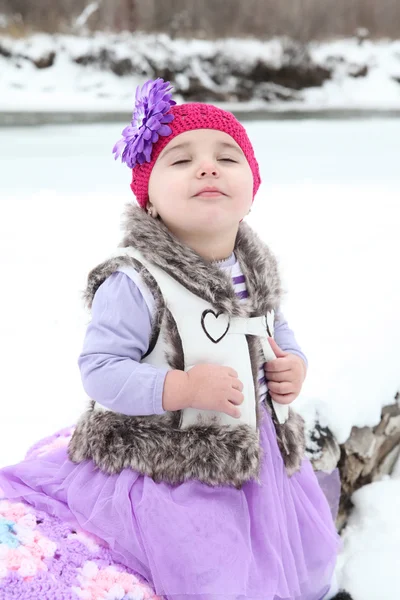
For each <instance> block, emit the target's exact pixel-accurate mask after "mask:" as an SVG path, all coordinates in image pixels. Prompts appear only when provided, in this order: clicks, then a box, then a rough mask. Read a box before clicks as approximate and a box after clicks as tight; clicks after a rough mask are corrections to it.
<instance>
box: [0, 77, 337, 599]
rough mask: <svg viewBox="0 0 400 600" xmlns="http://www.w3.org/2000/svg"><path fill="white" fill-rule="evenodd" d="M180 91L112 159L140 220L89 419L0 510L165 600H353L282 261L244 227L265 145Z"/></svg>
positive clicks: (1, 482)
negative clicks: (309, 413)
mask: <svg viewBox="0 0 400 600" xmlns="http://www.w3.org/2000/svg"><path fill="white" fill-rule="evenodd" d="M170 91H171V88H170V86H169V84H168V83H165V82H164V81H163V80H160V79H158V80H156V81H150V82H148V83H147V84H145V85H144V86H143V88H142V89H138V90H137V93H136V104H135V111H134V114H133V120H132V123H131V125H130V126H129V127H127V128H126V129H125V130H124V132H123V139H122V140H121V141H120V142H118V143H117V144H116V146H115V148H114V152H115V154H116V157H118V156H120V155H121V154H122V160H123V161H124V162H125V163H127V165H128V166H129V167H130V168H131V169H132V183H131V188H132V191H133V192H134V194H135V196H136V199H137V203H138V206H136V205H135V206H134V205H129V206H128V207H127V211H126V219H125V225H124V227H125V235H124V238H123V241H122V243H121V245H120V247H119V248H118V249H117V251H116V252H115V253H114V254H113V256H111V257H109V258H107V259H106V260H105V261H104V262H102V263H101V264H100V265H98V266H97V267H96V268H94V269H93V270H92V271H91V272H90V274H89V277H88V285H87V288H86V291H85V299H86V302H87V304H88V306H89V307H90V308H91V309H92V321H91V323H90V324H89V326H88V329H87V333H86V338H85V342H84V348H83V351H82V353H81V356H80V357H79V366H80V369H81V374H82V380H83V385H84V388H85V391H86V392H87V394H88V395H89V396H90V397H91V398H92V401H91V404H90V407H89V409H88V410H87V411H86V412H85V414H84V415H83V416H82V418H81V419H80V421H79V422H78V424H77V425H76V427H75V428H74V430H73V432H67V434H65V435H61V436H59V437H58V438H57V439H61V438H62V440H64V442H65V443H64V444H63V443H60V444H57V443H52V444H50V446H51V450H47V451H46V452H42V453H40V452H39V453H37V452H36V453H35V452H34V453H33V455H31V456H30V457H28V458H27V460H25V461H23V462H22V463H20V464H18V465H15V466H13V467H8V468H5V469H3V470H2V471H0V488H1V490H2V494H3V498H5V499H8V500H11V501H16V500H18V501H22V502H24V503H26V504H28V505H29V506H32V507H34V508H35V509H36V510H39V511H40V510H42V511H45V512H46V513H47V514H49V515H52V516H55V517H59V518H60V519H62V520H64V521H65V522H69V523H76V524H77V525H78V526H79V527H80V528H82V529H83V530H85V531H86V532H89V533H90V534H93V535H95V536H97V538H98V539H99V540H101V541H103V542H105V543H106V544H107V548H108V549H109V550H110V552H111V555H112V557H113V559H114V560H116V561H118V562H119V563H121V564H122V565H125V566H126V567H127V568H129V569H130V572H132V573H136V574H137V575H138V576H140V577H142V578H144V579H145V580H146V581H147V582H149V584H151V586H152V588H153V589H154V591H155V593H156V594H158V595H160V596H161V595H162V596H165V597H166V598H168V599H171V598H173V599H174V600H183V599H184V598H185V599H186V600H189V599H193V600H211V599H213V600H214V599H219V600H227V599H230V600H236V599H241V600H244V599H247V600H250V599H254V600H255V599H257V600H289V599H291V600H293V599H296V600H321V599H322V598H328V597H335V598H343V599H344V598H349V596H348V595H347V594H346V593H345V592H339V593H338V594H337V595H336V596H334V594H335V593H336V591H337V590H334V589H333V585H331V582H332V577H333V570H334V566H335V561H336V556H337V552H338V549H339V546H340V538H339V536H338V535H337V533H336V530H335V526H334V522H333V519H332V516H331V512H330V509H329V505H328V502H327V500H326V498H325V496H324V494H323V492H322V490H321V488H320V486H319V484H318V481H317V478H316V476H315V474H314V472H313V470H312V467H311V464H310V462H309V461H308V460H307V459H306V458H305V457H304V449H305V442H304V426H303V421H302V419H301V418H300V417H299V416H298V415H296V414H295V412H294V411H293V410H292V409H288V405H289V404H290V403H291V402H292V401H293V400H294V399H295V398H296V397H297V396H298V395H299V393H300V390H301V387H302V383H303V381H304V378H305V375H306V370H307V359H306V357H305V356H304V354H303V353H302V351H301V349H300V348H299V346H298V344H297V343H296V340H295V338H294V336H293V333H292V331H291V330H290V329H289V327H288V325H287V323H286V321H285V319H284V317H283V315H282V313H281V312H280V302H281V298H282V288H281V283H280V278H279V273H278V268H277V262H276V259H275V257H274V255H273V253H272V252H271V250H270V249H269V248H268V247H267V246H266V245H265V244H264V243H263V242H262V241H261V240H260V239H259V237H258V236H257V235H256V234H255V232H254V231H252V229H251V228H250V227H249V226H248V225H247V224H246V223H243V222H242V221H243V218H244V216H245V215H246V214H247V213H248V212H249V211H250V207H251V205H252V202H253V199H254V196H255V194H256V192H257V190H258V187H259V184H260V175H259V168H258V164H257V161H256V159H255V156H254V152H253V148H252V146H251V143H250V140H249V138H248V137H247V134H246V131H245V129H244V128H243V126H242V125H241V124H240V123H239V122H238V121H237V120H236V119H235V117H234V116H233V115H232V114H230V113H228V112H225V111H223V110H221V109H219V108H216V107H214V106H212V105H206V104H196V103H193V104H186V105H181V106H177V105H176V104H175V102H174V101H173V100H172V99H171V93H170ZM273 338H274V339H273ZM271 350H272V351H273V353H272V356H271ZM267 382H268V385H267ZM71 433H72V437H71ZM66 443H68V449H67V448H66V445H65V444H66ZM0 556H1V555H0ZM82 573H83V574H84V573H85V571H84V569H83V570H82ZM0 575H1V572H0ZM0 584H1V579H0ZM113 589H114V588H113ZM329 590H330V591H329ZM85 593H86V594H87V595H86V596H85V595H84V593H83V592H81V593H79V595H80V597H83V598H89V597H90V598H91V597H93V598H94V597H98V598H103V597H104V598H106V597H107V598H114V597H115V598H117V597H118V598H128V597H129V598H131V597H133V596H129V595H126V596H125V595H124V596H122V595H121V594H120V596H112V595H110V596H100V595H99V596H89V595H88V592H87V591H86V592H85ZM99 593H100V592H99ZM121 593H122V592H121ZM109 594H111V591H110V592H109ZM5 597H7V596H5ZM10 597H11V596H10ZM12 597H14V596H12ZM37 597H43V595H38V596H37ZM46 597H47V596H46ZM57 597H58V596H57ZM59 597H61V595H60V596H59ZM63 597H64V596H63ZM68 597H70V596H68ZM72 597H75V596H72V595H71V598H72ZM135 597H136V596H135ZM141 597H144V596H141Z"/></svg>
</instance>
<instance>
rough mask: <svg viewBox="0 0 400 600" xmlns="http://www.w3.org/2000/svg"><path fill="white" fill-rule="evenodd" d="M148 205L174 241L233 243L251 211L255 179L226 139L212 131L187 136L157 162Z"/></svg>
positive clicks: (236, 147) (231, 141)
mask: <svg viewBox="0 0 400 600" xmlns="http://www.w3.org/2000/svg"><path fill="white" fill-rule="evenodd" d="M207 188H208V190H207ZM149 200H150V202H151V204H152V205H153V206H154V207H155V208H156V210H157V212H158V214H159V216H160V217H161V219H162V220H163V222H164V223H165V225H166V226H167V227H168V229H170V231H171V232H172V233H174V234H175V235H177V237H180V238H183V239H185V240H186V241H190V236H191V235H192V236H194V238H195V237H196V236H199V235H204V234H207V235H208V236H211V235H212V234H222V235H223V234H224V233H225V234H226V235H227V236H228V237H229V236H230V237H232V235H233V233H234V235H236V233H237V229H238V226H239V222H240V220H241V219H243V217H244V216H245V215H246V214H247V213H248V212H249V210H250V207H251V204H252V200H253V174H252V171H251V169H250V165H249V163H248V162H247V160H246V157H245V156H244V154H243V152H242V150H241V148H240V146H239V145H238V144H237V143H236V142H235V141H234V139H233V138H232V137H231V136H230V135H228V134H226V133H224V132H222V131H217V130H215V129H196V130H194V131H185V132H184V133H181V134H180V135H178V136H176V137H175V138H174V139H173V140H171V142H169V144H167V146H166V147H165V148H164V149H163V151H162V152H161V153H160V155H159V157H158V158H157V161H156V163H155V165H154V167H153V170H152V172H151V176H150V179H149Z"/></svg>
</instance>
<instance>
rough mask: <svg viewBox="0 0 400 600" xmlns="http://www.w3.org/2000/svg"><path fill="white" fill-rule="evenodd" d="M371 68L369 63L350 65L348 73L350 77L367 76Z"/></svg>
mask: <svg viewBox="0 0 400 600" xmlns="http://www.w3.org/2000/svg"><path fill="white" fill-rule="evenodd" d="M368 72H369V69H368V66H367V65H354V64H351V65H349V69H348V74H349V75H350V77H355V78H357V77H366V76H367V75H368Z"/></svg>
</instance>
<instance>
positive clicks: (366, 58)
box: [0, 33, 400, 112]
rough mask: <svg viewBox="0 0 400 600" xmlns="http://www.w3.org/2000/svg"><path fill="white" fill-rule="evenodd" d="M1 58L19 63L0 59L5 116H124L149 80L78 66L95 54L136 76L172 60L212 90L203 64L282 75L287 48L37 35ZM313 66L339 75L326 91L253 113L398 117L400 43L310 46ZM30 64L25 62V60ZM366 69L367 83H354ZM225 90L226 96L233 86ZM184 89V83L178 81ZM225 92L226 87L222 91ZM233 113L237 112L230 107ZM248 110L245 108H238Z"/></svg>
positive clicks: (0, 102)
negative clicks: (46, 63) (48, 60)
mask: <svg viewBox="0 0 400 600" xmlns="http://www.w3.org/2000/svg"><path fill="white" fill-rule="evenodd" d="M0 45H1V46H2V48H3V54H4V51H5V52H7V50H9V51H11V52H12V54H14V55H15V54H18V55H20V58H12V59H10V58H6V57H5V56H3V55H2V53H1V52H0V89H1V94H0V111H28V112H29V111H31V110H37V111H72V112H73V111H104V112H108V111H120V112H124V111H127V112H131V110H132V97H133V91H134V89H135V86H136V85H137V84H138V83H142V81H143V80H145V79H147V76H143V78H142V79H140V77H139V78H138V77H137V76H136V77H135V76H124V77H118V76H117V75H115V74H113V73H112V72H111V71H110V70H103V71H102V70H100V69H99V68H98V67H97V66H96V65H91V66H90V65H87V66H82V65H79V64H76V63H75V62H74V59H75V58H77V57H78V56H82V55H86V54H90V55H98V54H99V53H100V52H101V50H102V49H105V50H107V52H110V51H111V52H112V53H113V56H114V57H115V58H116V59H125V58H128V59H130V60H132V61H134V64H135V68H136V71H135V72H137V73H140V72H144V73H148V71H149V63H148V60H147V58H148V57H151V62H152V64H155V65H156V66H157V65H158V66H159V68H164V67H165V65H166V64H167V62H168V57H173V61H174V64H176V65H180V66H179V67H178V68H180V69H181V71H182V73H185V70H186V68H187V67H188V65H189V67H190V72H191V73H192V74H194V75H195V76H196V77H198V78H199V81H200V82H201V83H202V84H204V85H205V86H206V87H207V88H208V89H211V90H212V89H216V84H215V83H213V82H212V81H211V79H210V77H209V68H210V65H209V64H207V63H204V62H203V59H206V58H207V57H210V56H215V54H216V53H219V54H220V55H221V56H225V57H229V59H230V60H236V61H237V63H238V64H240V65H241V68H243V67H244V66H245V65H247V64H248V65H249V69H251V68H252V67H254V64H255V63H256V62H257V60H262V61H264V62H267V63H268V64H269V65H270V66H271V67H272V68H279V67H280V66H281V65H282V64H283V62H284V60H285V54H284V48H283V44H282V40H280V39H272V40H269V41H265V42H262V41H258V40H251V39H246V40H238V39H226V40H218V41H216V42H210V41H206V40H180V39H177V40H171V39H170V38H169V37H167V36H166V35H143V34H135V35H132V34H129V33H125V34H124V33H122V34H119V35H106V34H104V33H97V34H96V35H94V36H93V37H84V36H81V37H78V36H67V35H55V36H50V35H45V34H36V35H34V36H32V37H28V38H24V39H19V40H15V39H12V38H7V37H6V36H4V35H0ZM52 51H55V53H56V58H55V62H54V65H53V66H52V67H50V68H46V69H37V68H36V66H35V65H34V64H33V63H32V62H31V60H29V58H31V59H38V58H40V57H43V56H45V55H46V54H49V53H50V52H52ZM310 55H311V57H312V59H313V60H314V61H315V62H316V63H317V64H320V65H323V66H324V65H327V64H329V65H334V75H333V78H332V79H331V80H329V81H326V82H325V83H324V85H323V86H322V87H315V88H309V89H304V90H302V91H301V92H299V94H298V96H299V98H300V100H293V101H290V102H281V101H279V102H274V103H273V104H272V103H266V102H263V101H261V100H254V101H252V102H250V103H248V105H247V108H248V109H249V110H252V109H256V108H259V109H260V108H264V109H268V110H278V111H282V110H288V108H290V109H298V110H304V109H308V110H320V109H375V110H376V109H379V110H386V109H392V110H393V109H400V40H398V41H385V40H383V41H375V42H371V41H365V42H364V43H363V44H362V45H361V46H360V45H358V43H357V40H356V39H344V40H337V41H332V42H324V43H313V44H311V45H310ZM23 57H25V58H23ZM363 67H367V68H368V74H367V75H366V76H365V77H352V76H351V75H350V73H353V74H354V73H356V72H357V71H360V69H361V68H363ZM231 78H232V77H227V78H226V79H225V87H226V88H227V89H228V88H229V80H230V79H231ZM178 79H179V83H180V86H181V87H182V89H184V88H185V86H186V84H187V75H185V74H180V75H177V80H178ZM220 89H221V90H223V89H224V86H221V87H220ZM229 107H230V108H231V109H232V108H234V107H235V105H234V104H231V105H229ZM240 108H241V109H243V108H244V107H243V105H241V106H240Z"/></svg>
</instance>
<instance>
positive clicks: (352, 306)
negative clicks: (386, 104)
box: [0, 120, 400, 600]
mask: <svg viewBox="0 0 400 600" xmlns="http://www.w3.org/2000/svg"><path fill="white" fill-rule="evenodd" d="M121 129H122V126H121V124H109V125H86V126H74V127H72V126H69V127H40V128H26V129H25V128H17V129H12V128H9V129H3V130H0V136H1V141H2V144H1V145H0V173H1V178H0V269H1V276H2V280H1V281H2V282H1V287H0V290H1V293H0V339H1V340H2V344H1V347H0V364H1V392H2V393H1V397H2V400H1V412H0V416H1V424H2V432H1V436H0V466H3V465H6V464H10V463H12V462H16V461H18V460H20V459H22V458H23V456H24V454H25V451H26V449H27V448H28V447H29V446H30V445H31V444H33V443H34V442H35V441H36V440H37V439H38V438H40V437H41V436H45V435H49V434H51V433H52V432H54V431H55V430H56V429H58V428H62V427H64V426H67V425H70V424H72V423H73V422H74V421H75V419H76V418H77V416H78V415H79V414H80V413H81V411H82V409H83V407H84V403H85V401H86V396H85V394H84V392H83V389H82V386H81V382H80V375H79V371H78V367H77V358H78V355H79V353H80V350H81V347H82V343H83V337H84V333H85V328H86V324H87V323H88V321H89V319H90V315H89V314H88V313H87V312H86V311H85V310H84V308H83V303H82V300H81V291H82V290H83V288H84V287H85V281H86V275H87V273H88V271H89V270H90V269H91V268H92V267H93V266H94V265H96V264H97V263H98V262H100V261H101V260H102V259H104V258H105V257H106V256H107V255H108V254H109V253H110V252H112V251H113V250H114V249H115V246H116V245H117V243H118V242H119V239H120V229H119V228H120V215H121V212H122V210H123V207H124V204H125V203H126V202H129V201H131V199H132V197H131V192H130V189H129V171H128V169H127V168H126V167H125V166H124V165H120V164H119V163H115V162H114V161H113V158H112V154H111V148H112V146H113V144H114V142H115V141H116V140H117V139H119V137H120V132H121ZM247 129H248V131H249V134H250V136H251V138H252V140H253V142H254V145H255V150H256V155H257V156H258V158H259V161H260V163H261V170H262V176H263V182H264V183H263V185H262V187H261V189H260V191H259V193H258V195H257V198H256V201H255V203H254V207H253V209H252V212H251V214H250V215H249V216H248V217H247V219H248V222H249V223H250V224H251V225H253V226H254V228H255V229H257V230H258V231H259V233H260V234H261V236H262V237H263V239H264V240H265V241H266V242H267V243H268V244H269V245H270V246H271V248H272V249H273V251H274V252H275V253H276V254H277V256H278V259H279V261H280V264H281V270H282V274H283V279H284V283H285V287H286V289H287V292H288V293H287V295H286V297H285V302H284V307H283V308H284V311H283V312H284V314H285V316H286V318H287V319H288V322H289V325H290V326H291V327H292V328H293V330H294V332H295V335H296V337H297V339H298V342H299V343H300V345H301V346H302V348H303V349H304V351H305V353H306V354H307V356H308V359H309V372H308V377H307V379H306V382H305V385H304V387H303V391H302V394H301V396H300V397H299V399H298V400H297V401H296V404H297V409H298V410H299V411H301V412H302V414H303V415H304V416H305V417H306V419H307V422H308V423H309V425H310V426H311V423H312V421H313V419H314V418H315V414H316V411H318V414H319V417H320V419H321V421H322V424H327V425H329V426H330V427H331V429H332V431H333V432H334V433H335V435H336V436H337V438H338V440H339V441H340V442H344V441H345V440H346V438H347V437H348V435H349V433H350V429H351V426H352V425H358V426H363V425H374V424H376V423H377V422H378V421H379V417H380V410H381V407H382V406H383V405H385V404H388V403H391V402H392V401H393V399H394V396H395V393H396V391H397V390H400V342H399V340H400V315H399V308H398V307H399V306H400V277H399V267H398V263H399V258H400V236H399V223H400V202H399V201H400V170H399V168H398V155H399V141H398V140H399V139H400V121H399V120H392V121H390V120H358V121H356V122H353V121H316V120H304V121H276V122H274V121H267V122H251V123H248V124H247ZM399 474H400V472H399ZM399 484H400V480H399V479H395V478H388V479H387V480H385V481H382V482H378V483H374V484H373V485H370V486H365V487H364V488H362V489H361V490H360V491H359V492H357V494H356V495H355V498H354V501H355V504H356V509H355V511H354V513H353V517H352V521H351V523H350V525H349V527H348V530H347V532H346V534H345V537H344V551H343V555H342V557H341V562H340V564H339V566H340V572H339V575H340V578H341V580H343V582H344V583H345V584H346V587H347V588H349V589H350V590H351V591H352V592H353V593H354V598H355V600H382V599H384V600H398V598H399V597H400V584H399V582H398V573H399V572H400V564H399V560H400V559H399V557H400V520H399V511H398V500H399V493H400V489H399Z"/></svg>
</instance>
